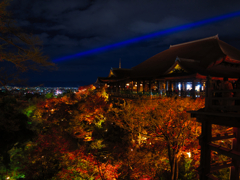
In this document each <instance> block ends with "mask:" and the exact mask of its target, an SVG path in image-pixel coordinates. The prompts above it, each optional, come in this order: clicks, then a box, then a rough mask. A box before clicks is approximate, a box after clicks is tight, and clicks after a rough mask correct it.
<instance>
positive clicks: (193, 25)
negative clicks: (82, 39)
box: [53, 11, 240, 63]
mask: <svg viewBox="0 0 240 180" xmlns="http://www.w3.org/2000/svg"><path fill="white" fill-rule="evenodd" d="M239 15H240V11H236V12H232V13H228V14H224V15H220V16H215V17H211V18H208V19H204V20H200V21H196V22H193V23H187V24H183V25H180V26H175V27H171V28H167V29H165V30H161V31H157V32H154V33H150V34H146V35H143V36H139V37H136V38H132V39H129V40H125V41H121V42H118V43H114V44H110V45H106V46H103V47H99V48H94V49H90V50H87V51H83V52H80V53H76V54H72V55H69V56H64V57H61V58H58V59H55V60H53V62H54V63H57V62H61V61H65V60H68V59H74V58H79V57H83V56H87V55H91V54H96V53H100V52H104V51H107V50H111V49H115V48H117V47H122V46H125V45H128V44H132V43H136V42H139V41H143V40H146V39H151V38H154V37H160V36H163V35H167V34H171V33H175V32H180V31H184V30H188V29H191V28H196V27H199V26H203V25H207V24H211V23H214V22H218V21H221V20H226V19H229V18H233V17H236V16H239Z"/></svg>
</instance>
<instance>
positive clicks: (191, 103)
mask: <svg viewBox="0 0 240 180" xmlns="http://www.w3.org/2000/svg"><path fill="white" fill-rule="evenodd" d="M36 102H37V103H36V104H35V106H34V108H32V106H31V108H30V109H31V113H29V112H27V111H26V110H25V111H23V112H25V113H27V115H28V116H29V118H30V120H29V121H30V122H31V123H30V125H29V126H28V128H29V129H31V131H33V132H34V134H35V135H34V136H33V138H32V139H31V140H30V141H28V142H27V143H24V144H23V145H22V147H21V148H20V147H15V146H14V148H13V149H12V150H11V151H9V152H10V153H12V156H11V163H10V165H12V167H17V166H20V167H18V168H12V169H11V168H10V169H9V170H8V171H7V172H6V173H5V177H7V176H14V174H15V175H16V174H22V175H24V177H25V179H53V180H55V179H56V180H57V179H72V180H74V179H101V180H113V179H142V180H146V179H147V180H150V179H162V180H168V179H172V180H177V179H197V178H198V177H197V171H196V168H197V167H198V166H199V148H200V147H199V144H198V140H197V137H198V136H199V135H200V134H201V128H200V124H198V123H197V122H196V120H195V119H192V118H191V117H190V114H189V113H187V111H189V110H198V109H200V108H203V107H204V99H200V98H199V99H196V100H193V99H190V98H179V99H173V98H162V99H158V100H153V101H152V100H151V101H150V100H135V101H131V100H128V101H125V102H121V101H116V102H114V101H109V100H108V97H107V95H106V93H105V92H104V90H95V89H94V88H93V87H87V88H86V87H84V88H80V89H79V92H78V93H76V94H67V95H65V96H63V97H62V98H50V99H46V100H44V101H36ZM26 109H28V110H29V107H28V108H26ZM16 161H17V162H19V164H18V165H17V164H16V163H14V162H16ZM16 169H17V170H16Z"/></svg>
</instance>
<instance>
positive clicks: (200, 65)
mask: <svg viewBox="0 0 240 180" xmlns="http://www.w3.org/2000/svg"><path fill="white" fill-rule="evenodd" d="M177 57H179V59H180V65H182V66H183V67H185V68H187V69H188V71H189V72H193V73H200V74H205V75H206V74H209V72H210V70H211V69H209V70H207V69H208V67H209V66H210V65H212V64H215V63H216V62H217V61H220V60H222V59H225V58H226V57H229V58H230V59H234V60H237V61H240V51H239V50H238V49H236V48H234V47H232V46H231V45H229V44H227V43H225V42H223V41H221V40H219V38H218V36H213V37H210V38H204V39H200V40H196V41H191V42H187V43H182V44H178V45H174V46H170V48H169V49H167V50H165V51H163V52H160V53H158V54H156V55H155V56H153V57H151V58H149V59H147V60H146V61H144V62H142V63H140V64H139V65H137V66H135V67H133V68H132V74H131V77H153V78H155V77H158V76H162V75H164V74H166V72H167V70H169V69H170V68H171V67H172V66H173V64H174V63H175V60H176V58H177ZM181 59H182V61H181ZM184 59H190V60H193V61H192V62H191V61H184ZM194 60H195V61H194ZM221 67H224V66H223V65H222V66H221ZM218 69H219V68H218ZM220 69H221V68H220ZM210 74H211V73H210ZM213 74H214V73H213ZM225 74H226V73H225ZM218 75H221V73H218ZM235 75H236V73H235ZM239 76H240V74H239Z"/></svg>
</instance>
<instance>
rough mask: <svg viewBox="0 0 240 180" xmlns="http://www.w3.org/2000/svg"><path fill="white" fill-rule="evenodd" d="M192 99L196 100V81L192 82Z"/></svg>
mask: <svg viewBox="0 0 240 180" xmlns="http://www.w3.org/2000/svg"><path fill="white" fill-rule="evenodd" d="M191 95H192V97H193V98H196V90H195V81H194V80H193V81H192V94H191Z"/></svg>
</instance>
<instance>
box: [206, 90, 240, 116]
mask: <svg viewBox="0 0 240 180" xmlns="http://www.w3.org/2000/svg"><path fill="white" fill-rule="evenodd" d="M206 110H217V111H219V110H220V111H240V89H232V90H209V92H208V96H207V97H206Z"/></svg>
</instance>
